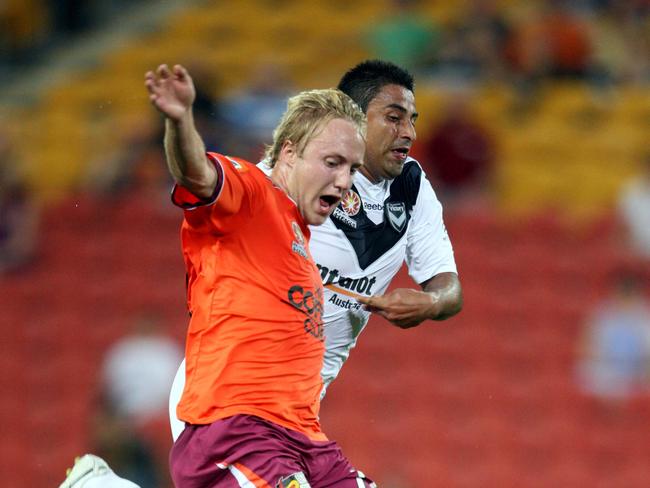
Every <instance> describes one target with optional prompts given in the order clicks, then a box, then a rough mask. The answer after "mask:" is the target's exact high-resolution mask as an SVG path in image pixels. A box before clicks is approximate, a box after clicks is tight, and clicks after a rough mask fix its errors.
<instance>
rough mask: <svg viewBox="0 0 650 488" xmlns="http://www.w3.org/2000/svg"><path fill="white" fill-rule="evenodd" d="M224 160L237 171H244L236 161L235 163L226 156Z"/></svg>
mask: <svg viewBox="0 0 650 488" xmlns="http://www.w3.org/2000/svg"><path fill="white" fill-rule="evenodd" d="M226 159H227V160H228V161H230V164H232V165H233V167H234V168H235V169H236V170H237V171H244V166H243V165H242V164H241V163H238V162H237V161H235V160H234V159H232V158H229V157H228V156H226Z"/></svg>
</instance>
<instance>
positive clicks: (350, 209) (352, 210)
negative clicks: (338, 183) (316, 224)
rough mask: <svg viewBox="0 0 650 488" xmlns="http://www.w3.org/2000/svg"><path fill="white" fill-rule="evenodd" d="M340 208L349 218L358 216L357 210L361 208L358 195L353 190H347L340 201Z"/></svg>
mask: <svg viewBox="0 0 650 488" xmlns="http://www.w3.org/2000/svg"><path fill="white" fill-rule="evenodd" d="M341 207H342V208H343V210H344V211H345V213H346V214H348V215H349V216H350V217H353V216H355V215H356V214H358V213H359V209H360V208H361V198H360V197H359V194H358V193H357V192H355V191H354V190H348V192H347V193H346V194H345V196H344V197H343V200H342V201H341Z"/></svg>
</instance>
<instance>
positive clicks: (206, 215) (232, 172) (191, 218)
mask: <svg viewBox="0 0 650 488" xmlns="http://www.w3.org/2000/svg"><path fill="white" fill-rule="evenodd" d="M207 156H208V158H209V160H210V161H211V162H212V163H213V164H214V166H215V168H216V170H217V183H216V185H215V189H214V192H213V193H212V195H211V196H210V198H207V199H201V198H198V197H197V196H196V195H194V194H192V193H191V192H190V191H189V190H187V189H186V188H184V187H183V186H180V185H176V186H175V187H174V189H173V191H172V202H173V203H174V205H177V206H178V207H181V208H182V209H183V210H184V211H185V220H186V221H187V222H188V224H190V226H192V227H205V226H207V227H210V228H217V229H219V230H225V227H227V226H228V222H229V221H230V220H232V217H233V216H235V215H239V216H240V217H243V216H244V214H246V213H248V212H251V211H252V210H253V209H252V207H253V206H254V204H255V203H256V202H258V201H260V200H263V191H264V188H263V185H262V184H261V182H260V181H259V178H256V175H255V174H254V171H257V170H256V169H254V166H253V165H252V164H251V163H249V162H247V161H244V160H242V159H237V158H232V157H229V156H224V155H221V154H217V153H207ZM251 168H253V169H254V171H251ZM264 178H266V177H264Z"/></svg>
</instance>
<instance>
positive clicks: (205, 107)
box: [0, 0, 650, 488]
mask: <svg viewBox="0 0 650 488" xmlns="http://www.w3.org/2000/svg"><path fill="white" fill-rule="evenodd" d="M368 57H380V58H384V59H389V60H392V61H394V62H397V63H398V64H401V65H403V66H405V67H407V68H409V69H410V70H411V71H412V72H413V73H414V74H415V76H416V82H417V84H416V100H417V106H418V110H419V112H420V114H421V116H420V119H419V121H418V126H417V129H418V141H417V144H416V147H415V148H414V151H413V152H414V155H415V156H416V157H417V158H418V159H419V160H420V161H421V163H422V165H423V166H424V168H425V169H426V171H427V173H428V175H429V178H430V179H431V181H432V184H433V186H434V188H435V189H436V191H437V193H438V196H439V198H440V200H441V201H442V203H443V206H444V208H445V221H446V223H447V227H448V229H449V233H450V235H451V238H452V241H453V244H454V247H455V252H456V259H457V262H458V266H459V272H460V276H461V280H462V283H463V288H464V291H465V309H464V310H463V312H462V313H461V314H460V315H458V316H457V317H454V318H452V319H450V320H448V321H446V322H442V323H435V324H434V323H428V324H424V325H423V326H421V327H418V328H415V329H412V330H407V331H403V330H397V329H395V328H393V327H392V326H390V325H389V324H388V323H387V322H385V321H383V320H381V319H373V320H371V322H370V324H369V325H368V328H367V330H366V332H365V333H364V334H363V336H362V338H361V340H360V343H359V346H358V347H357V350H355V351H354V352H353V353H352V356H351V359H350V361H349V363H348V365H346V367H345V368H344V370H343V374H342V375H341V377H340V378H339V379H338V380H337V381H336V382H335V383H334V384H333V386H332V387H331V388H330V389H329V390H328V395H327V398H326V399H325V401H324V402H323V406H322V421H323V425H324V429H325V431H326V432H327V433H328V435H329V436H330V437H331V438H333V439H335V440H338V441H339V442H340V444H341V445H342V446H343V448H344V451H345V452H346V454H347V455H348V456H349V457H350V458H351V460H352V461H353V463H354V464H355V465H356V466H357V467H359V468H360V469H362V470H363V471H364V472H366V473H368V474H369V475H370V476H371V477H372V478H374V479H375V481H377V482H378V483H379V484H380V486H382V487H384V488H410V487H423V486H447V487H497V486H498V487H548V486H562V487H585V486H589V487H626V488H627V487H647V486H650V463H649V462H648V452H649V450H650V422H649V419H650V305H649V300H650V296H649V289H648V288H649V286H648V284H649V283H650V137H649V134H650V2H649V1H648V0H567V1H557V0H555V1H552V0H537V1H523V0H457V1H451V0H447V1H442V0H440V1H434V0H428V1H425V0H421V1H407V0H393V1H389V0H383V1H380V0H315V1H311V2H303V1H299V0H238V1H234V0H233V1H227V0H221V1H218V0H215V1H191V0H162V1H159V0H131V1H125V0H111V1H108V0H86V1H78V0H77V1H75V0H57V1H52V0H4V1H0V86H1V89H0V310H1V314H0V316H1V317H2V329H1V330H2V332H1V333H2V340H1V342H2V350H1V354H0V391H1V397H0V416H1V417H2V421H1V423H0V431H1V436H2V442H1V443H0V474H1V475H2V480H3V483H2V484H3V486H5V487H8V488H14V487H16V488H23V487H50V486H58V483H60V482H61V481H62V480H63V478H64V475H65V469H66V467H68V466H70V465H71V464H72V462H73V458H74V456H76V455H80V454H82V453H84V452H87V451H92V452H95V453H98V454H100V455H102V456H104V457H105V458H106V459H107V460H109V462H110V463H111V464H112V465H113V467H114V469H115V471H116V472H117V473H118V474H121V475H123V476H127V477H129V478H130V479H132V480H134V481H137V482H138V483H140V484H141V486H142V487H143V488H167V487H170V486H171V482H170V480H169V476H168V474H167V454H168V450H169V447H170V445H171V437H170V434H169V430H168V427H167V414H166V401H167V390H168V388H169V384H170V382H171V378H172V376H173V373H174V371H175V369H176V366H177V364H178V362H179V358H180V357H181V355H182V344H183V340H184V333H185V328H186V325H187V316H186V312H185V303H184V285H185V283H184V271H183V264H182V259H181V254H180V247H179V242H178V229H179V225H180V221H181V214H180V212H179V211H178V210H177V209H175V208H173V206H172V205H171V203H170V201H169V190H170V187H171V184H170V180H169V178H168V176H167V173H166V169H165V166H164V162H163V159H162V144H161V140H162V127H161V120H160V117H159V116H158V115H157V114H156V113H155V111H154V110H153V109H152V108H151V107H150V106H149V104H148V100H147V95H146V92H145V89H144V86H143V75H144V72H145V71H146V70H148V69H153V68H155V67H156V66H157V65H158V64H159V63H162V62H166V63H170V64H172V63H177V62H178V63H183V64H184V65H185V66H187V67H188V68H189V69H190V71H191V73H192V74H193V76H194V78H195V81H196V84H197V88H198V91H199V95H198V99H197V105H196V117H197V120H198V125H199V130H200V131H201V133H202V134H203V136H204V139H205V140H206V142H207V144H208V146H209V148H211V149H218V150H219V151H220V152H224V153H227V154H234V155H239V156H243V157H247V158H249V159H250V160H251V161H257V160H258V158H259V157H260V155H261V154H262V147H263V143H264V142H269V141H270V137H271V132H270V131H271V129H272V128H273V127H274V125H275V123H276V121H277V120H278V118H279V116H280V114H281V113H282V111H283V109H284V103H285V101H286V97H287V96H288V95H289V94H292V93H295V92H296V91H298V90H301V89H306V88H323V87H329V86H334V85H335V84H336V83H337V81H338V79H339V77H340V76H341V75H342V74H343V72H344V71H345V70H346V69H348V68H350V67H351V66H353V65H355V64H356V63H357V62H359V61H361V60H363V59H366V58H368ZM395 285H396V286H411V283H410V281H409V279H408V277H407V275H406V273H401V274H400V276H399V279H398V280H396V283H395Z"/></svg>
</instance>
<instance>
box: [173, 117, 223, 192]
mask: <svg viewBox="0 0 650 488" xmlns="http://www.w3.org/2000/svg"><path fill="white" fill-rule="evenodd" d="M165 156H166V159H167V167H168V168H169V171H170V173H171V174H172V176H173V177H174V180H175V181H176V183H178V184H179V185H181V186H183V187H185V188H187V189H188V190H189V191H190V192H192V193H193V194H194V195H196V196H197V197H199V198H209V197H210V196H212V194H213V192H214V188H215V185H216V181H217V174H216V171H215V169H214V166H213V165H212V164H211V163H210V161H209V160H208V158H207V156H206V155H205V144H204V143H203V140H202V139H201V136H200V135H199V133H198V132H197V131H196V128H195V127H194V119H193V117H192V113H191V111H190V112H188V115H187V116H186V117H182V118H181V119H179V120H176V121H174V120H171V119H169V118H168V119H166V120H165Z"/></svg>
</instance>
